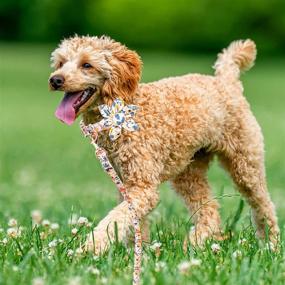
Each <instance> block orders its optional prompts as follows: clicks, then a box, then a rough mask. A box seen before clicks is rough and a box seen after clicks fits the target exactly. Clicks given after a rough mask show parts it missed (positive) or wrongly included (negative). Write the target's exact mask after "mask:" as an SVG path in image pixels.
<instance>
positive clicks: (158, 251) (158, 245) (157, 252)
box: [150, 241, 161, 257]
mask: <svg viewBox="0 0 285 285" xmlns="http://www.w3.org/2000/svg"><path fill="white" fill-rule="evenodd" d="M150 249H151V250H152V251H154V253H155V256H156V257H159V256H160V254H161V243H160V242H157V241H154V243H153V244H152V245H151V246H150Z"/></svg>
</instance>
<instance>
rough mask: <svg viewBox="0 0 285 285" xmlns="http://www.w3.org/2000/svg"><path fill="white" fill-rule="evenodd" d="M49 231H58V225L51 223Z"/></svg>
mask: <svg viewBox="0 0 285 285" xmlns="http://www.w3.org/2000/svg"><path fill="white" fill-rule="evenodd" d="M50 229H51V230H52V231H57V230H58V229H59V224H58V223H52V224H51V225H50Z"/></svg>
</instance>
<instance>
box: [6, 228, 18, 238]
mask: <svg viewBox="0 0 285 285" xmlns="http://www.w3.org/2000/svg"><path fill="white" fill-rule="evenodd" d="M7 235H8V237H10V238H17V237H18V231H17V229H16V228H8V229H7Z"/></svg>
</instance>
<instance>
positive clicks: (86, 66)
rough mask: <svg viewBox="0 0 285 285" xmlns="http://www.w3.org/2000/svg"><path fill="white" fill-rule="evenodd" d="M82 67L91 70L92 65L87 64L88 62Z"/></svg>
mask: <svg viewBox="0 0 285 285" xmlns="http://www.w3.org/2000/svg"><path fill="white" fill-rule="evenodd" d="M82 67H83V68H91V67H92V65H91V64H90V63H88V62H85V63H83V64H82Z"/></svg>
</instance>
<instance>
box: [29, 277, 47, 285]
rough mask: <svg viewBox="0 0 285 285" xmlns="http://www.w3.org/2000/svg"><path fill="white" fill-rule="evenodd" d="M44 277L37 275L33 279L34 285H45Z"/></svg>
mask: <svg viewBox="0 0 285 285" xmlns="http://www.w3.org/2000/svg"><path fill="white" fill-rule="evenodd" d="M44 284H45V282H44V279H43V278H42V277H36V278H34V279H33V280H32V285H44Z"/></svg>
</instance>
